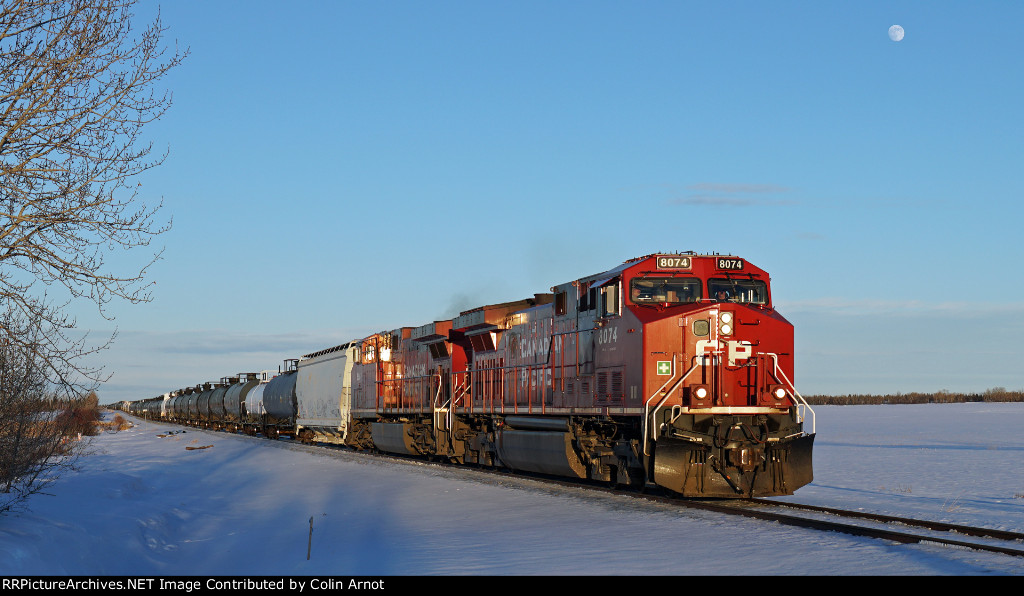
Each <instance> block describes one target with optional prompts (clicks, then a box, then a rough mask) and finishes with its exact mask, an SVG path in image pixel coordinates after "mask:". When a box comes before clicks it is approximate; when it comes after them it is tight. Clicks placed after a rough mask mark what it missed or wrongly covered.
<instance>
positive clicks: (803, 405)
mask: <svg viewBox="0 0 1024 596" xmlns="http://www.w3.org/2000/svg"><path fill="white" fill-rule="evenodd" d="M762 354H764V355H765V356H769V357H771V359H772V362H773V363H774V364H775V372H776V373H778V376H776V377H775V378H776V379H778V378H779V377H781V378H782V380H783V381H784V382H785V383H786V385H788V386H789V388H790V389H791V390H792V391H791V393H792V395H793V397H794V398H795V399H793V405H795V406H796V412H797V416H799V418H800V419H799V422H803V421H804V418H806V417H807V415H806V414H801V413H800V408H804V409H805V410H807V411H808V412H810V413H811V434H817V415H816V414H815V413H814V408H812V407H811V405H810V404H809V403H807V400H806V399H804V397H803V396H802V395H800V392H799V391H797V390H796V387H795V386H794V385H793V382H792V381H790V380H789V377H787V376H786V373H785V372H783V370H782V369H781V368H779V355H778V354H775V353H772V352H762ZM797 400H799V401H797Z"/></svg>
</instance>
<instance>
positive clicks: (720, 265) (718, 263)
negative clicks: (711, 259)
mask: <svg viewBox="0 0 1024 596" xmlns="http://www.w3.org/2000/svg"><path fill="white" fill-rule="evenodd" d="M715 269H720V270H724V271H740V270H742V269H743V259H731V258H725V257H718V258H717V259H715Z"/></svg>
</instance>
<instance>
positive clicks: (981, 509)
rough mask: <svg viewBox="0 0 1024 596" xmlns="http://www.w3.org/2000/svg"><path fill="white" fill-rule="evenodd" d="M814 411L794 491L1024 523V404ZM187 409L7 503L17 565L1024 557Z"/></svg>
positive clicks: (232, 571)
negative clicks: (437, 460) (806, 473)
mask: <svg viewBox="0 0 1024 596" xmlns="http://www.w3.org/2000/svg"><path fill="white" fill-rule="evenodd" d="M815 410H816V412H817V431H818V437H817V439H816V443H815V456H814V457H815V481H814V482H813V483H812V484H811V485H808V486H806V487H804V488H802V489H800V490H799V491H798V492H797V494H796V495H795V496H793V497H790V498H789V499H791V500H794V501H800V502H806V503H813V504H820V505H830V506H836V507H842V508H861V509H864V510H868V511H873V512H880V513H887V514H909V515H912V516H915V517H922V518H929V519H936V520H941V521H949V522H953V523H960V524H969V525H984V526H991V527H995V528H1000V529H1007V530H1015V531H1019V532H1024V436H1022V435H1021V433H1020V429H1021V428H1024V404H985V403H981V404H948V405H947V404H942V405H937V404H936V405H890V406H819V407H817V408H815ZM176 428H178V427H172V426H169V425H163V424H154V423H149V422H139V424H138V425H137V426H136V427H134V428H133V429H131V430H128V431H122V432H120V433H116V434H114V433H110V434H104V435H102V436H100V437H96V438H95V440H94V443H93V446H92V450H93V451H94V454H93V455H92V456H90V457H88V458H86V459H84V460H83V461H82V462H81V466H80V470H79V471H77V472H74V473H70V474H68V475H66V476H65V477H64V478H62V479H61V480H60V481H59V482H58V483H56V484H54V485H53V486H51V487H50V488H49V489H48V490H47V492H48V493H50V494H48V495H36V496H35V497H33V499H32V500H31V503H30V506H31V509H30V510H29V511H27V512H22V513H19V514H14V515H8V516H4V517H0V575H3V576H21V575H37V574H40V575H65V574H71V575H97V574H99V575H204V576H206V575H316V576H327V575H331V576H339V575H380V574H384V575H436V574H515V575H520V574H562V575H564V574H588V575H593V574H609V575H627V574H628V575H637V574H639V575H653V574H713V575H719V574H721V575H737V574H812V575H822V574H825V575H861V574H903V575H905V574H918V575H924V574H929V575H930V574H953V575H964V574H980V575H988V574H1013V575H1024V559H1021V558H1014V557H1008V556H1004V555H995V554H983V553H978V552H975V551H969V550H957V549H951V548H947V547H940V546H935V545H902V544H893V543H888V542H883V541H880V540H872V539H867V538H857V537H852V536H847V535H843V534H834V533H824V532H819V531H813V530H804V529H797V528H791V527H785V526H780V525H778V524H775V523H769V522H763V521H757V520H748V519H739V518H735V517H724V516H720V515H715V514H710V513H701V512H692V511H686V510H676V509H670V508H667V507H663V506H657V505H651V504H647V503H637V502H636V501H635V500H634V499H631V498H630V497H628V496H625V495H611V496H588V495H583V494H581V493H580V491H577V490H575V489H549V488H542V487H539V486H538V485H537V484H535V483H533V482H531V481H528V480H524V481H519V480H508V481H506V480H494V479H491V478H488V477H483V476H479V475H476V474H470V475H466V474H463V473H453V472H448V471H445V470H442V469H439V468H437V467H435V466H430V465H417V464H405V463H379V462H377V461H371V459H369V458H367V457H364V456H361V455H359V454H352V453H347V452H338V451H334V450H317V451H314V452H313V453H310V452H309V450H308V449H306V448H301V447H299V446H295V445H291V444H289V442H288V441H279V442H277V443H274V442H271V441H266V440H264V439H258V438H250V437H245V436H241V435H227V434H225V433H215V432H206V431H196V430H191V429H190V430H188V431H187V432H185V433H181V434H175V435H171V436H165V437H162V438H161V437H159V436H158V435H159V434H161V433H164V432H166V431H168V430H174V429H176ZM205 445H212V447H210V448H208V449H200V450H186V449H185V447H186V446H205ZM311 517H312V518H313V534H312V545H311V555H310V558H309V560H307V559H306V555H307V548H308V547H309V542H308V541H309V525H310V523H309V520H310V518H311Z"/></svg>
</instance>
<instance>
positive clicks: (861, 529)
mask: <svg viewBox="0 0 1024 596" xmlns="http://www.w3.org/2000/svg"><path fill="white" fill-rule="evenodd" d="M658 498H660V497H658ZM677 502H678V503H679V504H681V505H683V506H685V507H689V508H693V509H701V510H704V511H716V512H719V513H727V514H730V515H742V516H745V517H753V518H757V519H763V520H768V521H775V522H779V523H782V524H786V525H791V526H797V527H802V528H812V529H815V530H824V531H832V532H841V533H844V534H851V535H854V536H865V537H868V538H879V539H882V540H892V541H895V542H901V543H904V544H915V543H932V544H942V545H946V546H954V547H960V548H969V549H973V550H979V551H986V552H992V553H999V554H1004V555H1010V556H1014V557H1024V534H1021V533H1018V532H1007V531H1004V530H995V529H992V528H980V527H973V526H963V525H957V524H947V523H943V522H934V521H929V520H921V519H914V518H909V517H898V516H891V515H879V514H873V513H865V512H863V511H849V510H845V509H833V508H830V507H818V506H815V505H804V504H800V503H789V502H776V501H767V500H765V499H750V500H742V501H725V502H711V501H681V500H677ZM784 509H797V510H801V511H808V512H813V513H819V514H825V515H827V516H833V517H836V518H839V519H846V520H849V519H859V520H865V521H868V522H874V525H867V524H855V523H848V522H845V521H837V520H835V519H826V518H822V517H811V516H801V515H792V514H787V513H781V512H780V510H784ZM897 525H898V526H903V527H907V528H911V530H903V529H898V530H897V529H895V528H893V527H892V526H897ZM915 529H916V530H915ZM920 530H927V532H923V531H920ZM961 536H968V537H973V538H980V539H984V540H985V541H981V540H965V539H964V538H962V537H961Z"/></svg>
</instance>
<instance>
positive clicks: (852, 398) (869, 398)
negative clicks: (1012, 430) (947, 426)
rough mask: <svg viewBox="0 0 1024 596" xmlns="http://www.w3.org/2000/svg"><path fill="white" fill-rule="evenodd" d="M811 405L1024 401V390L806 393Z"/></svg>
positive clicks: (999, 388)
mask: <svg viewBox="0 0 1024 596" xmlns="http://www.w3.org/2000/svg"><path fill="white" fill-rule="evenodd" d="M804 399H806V400H807V403H809V404H811V405H826V406H856V405H879V404H957V403H967V402H985V401H987V402H1024V391H1008V390H1006V389H1005V388H1003V387H993V388H992V389H988V390H986V391H984V392H982V393H954V392H952V391H945V390H941V391H938V392H935V393H917V392H914V393H894V394H890V393H886V394H884V395H870V394H850V395H809V396H808V395H805V396H804Z"/></svg>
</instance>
